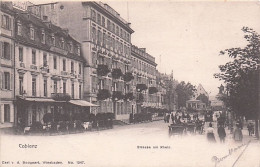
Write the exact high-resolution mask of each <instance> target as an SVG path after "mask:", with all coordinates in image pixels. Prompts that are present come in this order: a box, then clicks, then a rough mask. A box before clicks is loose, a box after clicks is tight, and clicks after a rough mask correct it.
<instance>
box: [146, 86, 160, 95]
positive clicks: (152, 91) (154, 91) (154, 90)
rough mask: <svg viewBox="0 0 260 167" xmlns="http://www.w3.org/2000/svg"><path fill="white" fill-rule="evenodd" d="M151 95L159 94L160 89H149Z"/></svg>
mask: <svg viewBox="0 0 260 167" xmlns="http://www.w3.org/2000/svg"><path fill="white" fill-rule="evenodd" d="M148 91H149V94H154V93H157V92H158V89H157V88H156V87H149V90H148Z"/></svg>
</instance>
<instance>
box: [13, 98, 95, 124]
mask: <svg viewBox="0 0 260 167" xmlns="http://www.w3.org/2000/svg"><path fill="white" fill-rule="evenodd" d="M91 107H98V105H95V104H92V103H90V102H87V101H85V100H69V101H58V100H54V99H51V98H33V97H26V98H18V99H17V125H18V126H20V127H34V126H37V127H39V126H40V127H43V126H46V125H47V124H53V123H55V124H60V123H62V122H67V123H68V122H75V121H81V122H84V121H85V119H87V118H88V117H89V115H90V108H91Z"/></svg>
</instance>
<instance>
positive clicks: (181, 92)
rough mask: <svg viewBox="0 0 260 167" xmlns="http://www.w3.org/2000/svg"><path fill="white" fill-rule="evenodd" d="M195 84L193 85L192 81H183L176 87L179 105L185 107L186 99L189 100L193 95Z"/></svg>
mask: <svg viewBox="0 0 260 167" xmlns="http://www.w3.org/2000/svg"><path fill="white" fill-rule="evenodd" d="M195 90H196V89H195V86H193V85H192V84H191V83H189V82H188V83H185V82H184V81H181V82H180V83H179V84H178V85H177V87H176V93H177V95H178V105H179V107H185V106H186V101H187V100H189V99H190V98H191V97H192V96H193V95H194V91H195Z"/></svg>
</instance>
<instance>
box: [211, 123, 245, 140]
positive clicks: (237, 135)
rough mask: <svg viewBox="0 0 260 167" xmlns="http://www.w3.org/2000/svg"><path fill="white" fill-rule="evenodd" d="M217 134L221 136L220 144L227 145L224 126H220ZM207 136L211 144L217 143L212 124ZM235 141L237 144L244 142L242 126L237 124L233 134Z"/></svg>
mask: <svg viewBox="0 0 260 167" xmlns="http://www.w3.org/2000/svg"><path fill="white" fill-rule="evenodd" d="M217 133H218V136H219V140H220V143H225V138H226V136H227V134H226V131H225V127H224V125H222V124H220V125H219V126H218V129H217ZM206 134H207V139H208V141H209V142H212V143H216V138H215V135H214V128H213V126H212V123H209V127H208V128H207V130H206ZM233 139H234V141H235V142H242V140H243V134H242V128H241V126H240V123H236V128H235V130H234V132H233Z"/></svg>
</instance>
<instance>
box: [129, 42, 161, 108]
mask: <svg viewBox="0 0 260 167" xmlns="http://www.w3.org/2000/svg"><path fill="white" fill-rule="evenodd" d="M131 59H132V71H133V75H134V82H133V87H134V92H135V95H136V97H137V100H136V105H135V106H136V107H135V108H136V112H141V110H142V108H146V107H156V106H157V105H158V102H159V101H160V95H159V93H158V89H157V85H156V66H157V64H156V63H155V58H154V57H153V56H151V55H149V54H148V53H146V49H145V48H138V47H137V46H134V45H132V47H131Z"/></svg>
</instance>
